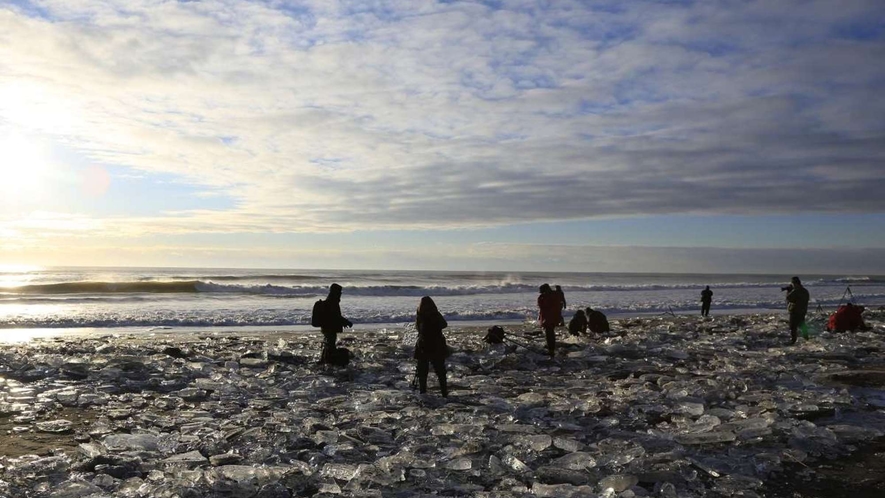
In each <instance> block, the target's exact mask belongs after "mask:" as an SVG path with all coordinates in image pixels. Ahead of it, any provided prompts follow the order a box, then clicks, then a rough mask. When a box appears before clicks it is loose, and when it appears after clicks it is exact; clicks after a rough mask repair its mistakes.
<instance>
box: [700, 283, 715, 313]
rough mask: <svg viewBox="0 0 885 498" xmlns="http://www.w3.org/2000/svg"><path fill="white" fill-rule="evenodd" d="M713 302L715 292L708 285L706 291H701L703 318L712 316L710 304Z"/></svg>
mask: <svg viewBox="0 0 885 498" xmlns="http://www.w3.org/2000/svg"><path fill="white" fill-rule="evenodd" d="M712 302H713V291H711V290H710V286H709V285H708V286H707V288H706V289H704V290H702V291H701V316H710V303H712Z"/></svg>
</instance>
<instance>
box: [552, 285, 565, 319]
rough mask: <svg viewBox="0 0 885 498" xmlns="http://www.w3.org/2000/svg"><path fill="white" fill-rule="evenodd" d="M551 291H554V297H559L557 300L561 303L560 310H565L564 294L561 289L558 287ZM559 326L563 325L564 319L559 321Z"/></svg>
mask: <svg viewBox="0 0 885 498" xmlns="http://www.w3.org/2000/svg"><path fill="white" fill-rule="evenodd" d="M553 289H554V290H555V292H556V295H558V296H559V300H560V301H561V302H562V309H565V307H566V305H565V292H564V291H563V290H562V287H560V286H558V285H557V286H556V287H554V288H553ZM559 325H560V326H563V325H565V318H562V319H561V320H560V321H559Z"/></svg>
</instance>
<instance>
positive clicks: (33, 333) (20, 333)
mask: <svg viewBox="0 0 885 498" xmlns="http://www.w3.org/2000/svg"><path fill="white" fill-rule="evenodd" d="M699 313H700V311H698V312H697V313H687V312H674V314H673V315H671V314H670V313H669V312H663V313H662V312H642V313H611V314H606V316H607V317H608V318H609V319H610V320H624V319H631V318H649V317H656V316H675V317H698V318H699ZM771 314H786V311H785V310H783V309H781V310H778V309H767V308H766V309H759V308H739V309H727V310H715V309H714V310H711V312H710V315H711V317H712V318H713V319H716V318H724V319H728V318H729V317H731V316H747V315H771ZM569 316H570V315H569ZM410 323H412V322H379V323H354V329H346V330H345V333H350V332H353V333H359V332H361V331H363V332H366V331H378V330H383V329H403V328H405V327H407V326H408V325H409V324H410ZM493 325H501V326H505V327H507V326H510V327H513V326H535V327H536V328H537V325H532V321H530V320H510V319H503V320H449V329H450V330H451V329H457V328H482V327H485V328H488V327H491V326H493ZM311 332H318V329H317V328H316V327H312V326H310V325H308V324H302V325H225V326H216V327H211V326H203V325H197V326H174V327H173V326H155V327H143V326H127V327H34V328H15V327H9V328H0V345H2V344H13V343H22V342H29V341H31V340H39V339H48V338H53V337H100V336H103V335H112V336H124V335H125V336H130V335H131V336H137V337H169V336H176V335H181V336H187V335H191V334H197V335H200V334H213V335H219V336H223V335H258V336H266V335H270V336H277V335H280V334H289V333H294V334H304V333H311Z"/></svg>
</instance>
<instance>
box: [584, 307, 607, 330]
mask: <svg viewBox="0 0 885 498" xmlns="http://www.w3.org/2000/svg"><path fill="white" fill-rule="evenodd" d="M584 314H585V315H587V328H588V329H589V330H590V332H593V333H594V334H605V333H608V332H610V331H611V327H610V326H609V324H608V318H606V316H605V313H603V312H601V311H597V310H595V309H593V308H591V307H589V306H588V307H587V310H586V311H585V313H584Z"/></svg>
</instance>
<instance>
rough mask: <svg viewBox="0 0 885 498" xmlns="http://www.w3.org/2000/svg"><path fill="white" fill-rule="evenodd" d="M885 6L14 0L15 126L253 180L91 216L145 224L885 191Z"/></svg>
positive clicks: (1, 52)
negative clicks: (122, 215) (222, 198)
mask: <svg viewBox="0 0 885 498" xmlns="http://www.w3.org/2000/svg"><path fill="white" fill-rule="evenodd" d="M883 22H885V9H883V8H882V5H881V2H880V1H878V0H869V1H864V0H845V1H842V2H831V1H811V0H784V1H779V2H762V1H756V2H731V1H719V2H654V1H634V2H621V1H617V2H614V1H590V2H586V1H582V2H578V1H575V2H570V1H565V0H563V1H557V2H540V1H538V2H533V1H528V0H526V1H520V2H500V3H493V2H466V1H464V2H433V1H417V0H408V1H401V2H396V1H388V2H385V1H379V2H369V3H366V2H346V1H341V2H332V1H320V0H317V1H300V2H299V1H292V2H283V1H264V2H246V1H242V0H226V1H220V0H219V1H200V2H155V1H148V0H125V1H123V0H119V1H103V2H94V1H86V0H83V1H64V0H35V1H17V2H13V3H11V4H5V6H0V129H2V128H3V127H7V128H14V129H19V130H25V131H27V132H31V133H39V134H43V135H46V136H51V137H54V138H56V139H58V140H63V141H64V142H65V143H68V144H73V146H75V147H76V148H77V149H78V150H79V152H80V153H81V154H83V155H84V156H86V157H88V158H89V159H90V160H91V161H94V162H99V163H102V164H105V165H106V166H107V167H109V168H113V167H115V166H121V167H122V166H125V167H128V168H132V169H134V170H136V171H138V172H140V173H142V174H157V173H160V174H164V175H168V174H173V175H176V176H177V177H179V178H180V179H181V180H182V181H185V182H189V183H191V184H193V185H195V186H198V187H200V186H202V187H205V188H206V189H207V191H209V192H213V193H214V195H218V193H220V192H223V193H224V194H226V195H227V196H229V197H231V198H233V199H235V201H236V202H234V203H233V207H231V208H229V209H219V210H202V211H185V212H181V211H176V212H168V213H165V214H163V215H159V216H151V217H142V218H126V219H116V218H114V217H109V218H107V219H102V220H93V221H92V222H90V223H94V226H95V227H103V228H104V229H107V230H111V231H119V230H129V231H131V232H132V233H134V234H143V233H153V232H169V231H172V232H179V231H181V232H185V231H272V232H281V231H317V230H322V231H328V230H350V229H372V228H392V227H398V228H426V227H456V226H462V227H463V226H483V225H494V224H504V223H512V222H524V221H536V220H554V219H573V218H585V217H593V216H612V215H637V214H663V213H705V214H711V213H798V212H812V211H817V212H882V211H885V197H883V196H882V195H881V192H883V191H885V176H883V175H882V165H883V164H885V99H882V98H881V95H882V92H883V90H885V65H883V64H881V61H882V60H885V33H883V30H881V26H882V23H883ZM877 26H878V27H879V28H877ZM84 223H86V220H84V221H83V222H82V223H78V224H77V228H81V227H82V226H86V225H84ZM0 228H2V227H0ZM12 228H15V229H23V228H22V227H21V225H20V224H19V226H16V227H11V226H10V227H8V229H12ZM96 229H98V228H96Z"/></svg>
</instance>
